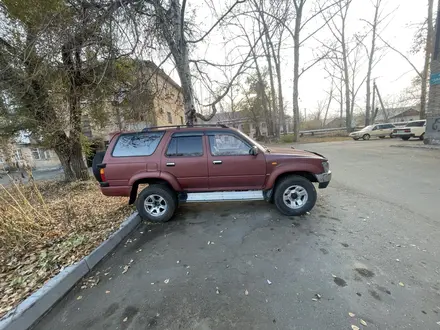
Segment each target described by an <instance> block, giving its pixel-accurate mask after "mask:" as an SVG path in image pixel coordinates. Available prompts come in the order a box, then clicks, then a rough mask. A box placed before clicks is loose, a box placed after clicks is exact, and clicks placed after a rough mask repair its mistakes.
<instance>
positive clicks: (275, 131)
mask: <svg viewBox="0 0 440 330" xmlns="http://www.w3.org/2000/svg"><path fill="white" fill-rule="evenodd" d="M263 25H264V34H265V39H266V47H265V52H266V60H267V65H268V69H269V81H270V92H271V94H272V95H271V99H270V101H271V103H272V104H271V105H272V125H273V126H272V129H273V134H274V135H275V136H279V135H280V129H279V125H278V123H277V118H276V116H277V114H278V110H277V105H276V93H275V82H274V79H273V70H272V60H271V58H270V48H271V47H270V46H271V45H270V43H271V41H270V36H269V31H268V29H267V25H266V22H265V21H264V18H263Z"/></svg>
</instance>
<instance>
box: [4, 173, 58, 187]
mask: <svg viewBox="0 0 440 330" xmlns="http://www.w3.org/2000/svg"><path fill="white" fill-rule="evenodd" d="M32 175H33V177H34V179H35V180H37V181H40V180H60V179H62V178H63V177H64V173H63V170H62V169H51V170H44V171H33V172H32ZM11 178H12V179H13V180H16V181H21V182H23V183H26V182H28V180H29V176H28V175H27V173H26V174H24V178H23V177H22V176H21V172H12V173H11V174H9V176H8V175H7V174H3V175H0V184H2V185H4V186H7V185H9V184H11Z"/></svg>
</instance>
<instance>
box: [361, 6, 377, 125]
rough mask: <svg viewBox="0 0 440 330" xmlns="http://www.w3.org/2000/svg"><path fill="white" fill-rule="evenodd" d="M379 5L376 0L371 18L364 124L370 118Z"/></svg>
mask: <svg viewBox="0 0 440 330" xmlns="http://www.w3.org/2000/svg"><path fill="white" fill-rule="evenodd" d="M379 6H380V0H377V1H376V6H375V11H374V20H373V31H372V36H371V49H370V54H367V55H368V70H367V82H366V84H367V95H366V96H367V97H366V108H365V126H368V125H370V120H371V119H370V118H371V73H372V71H373V62H374V53H375V51H376V30H377V19H378V16H379Z"/></svg>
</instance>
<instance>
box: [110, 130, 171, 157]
mask: <svg viewBox="0 0 440 330" xmlns="http://www.w3.org/2000/svg"><path fill="white" fill-rule="evenodd" d="M163 134H164V133H163V132H145V133H133V134H122V135H121V136H120V137H119V138H118V141H117V142H116V145H115V147H114V149H113V153H112V156H113V157H131V156H150V155H151V154H153V152H154V151H155V150H156V148H157V146H158V145H159V142H160V139H161V138H162V136H163Z"/></svg>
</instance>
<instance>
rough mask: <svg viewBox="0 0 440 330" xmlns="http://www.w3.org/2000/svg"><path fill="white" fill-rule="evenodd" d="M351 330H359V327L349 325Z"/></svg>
mask: <svg viewBox="0 0 440 330" xmlns="http://www.w3.org/2000/svg"><path fill="white" fill-rule="evenodd" d="M351 328H352V329H353V330H359V327H358V326H356V325H354V324H352V325H351Z"/></svg>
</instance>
